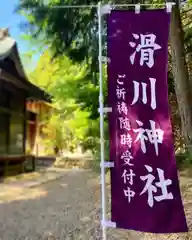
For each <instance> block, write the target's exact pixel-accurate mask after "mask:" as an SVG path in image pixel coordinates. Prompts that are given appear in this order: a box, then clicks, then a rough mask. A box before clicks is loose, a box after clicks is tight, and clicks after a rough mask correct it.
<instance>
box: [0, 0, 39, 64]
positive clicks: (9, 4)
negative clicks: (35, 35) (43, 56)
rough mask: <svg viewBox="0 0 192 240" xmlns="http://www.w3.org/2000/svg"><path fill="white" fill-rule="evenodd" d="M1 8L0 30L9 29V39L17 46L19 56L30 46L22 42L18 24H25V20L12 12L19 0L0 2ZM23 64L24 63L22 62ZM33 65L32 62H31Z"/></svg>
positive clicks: (28, 49) (35, 57) (36, 58)
mask: <svg viewBox="0 0 192 240" xmlns="http://www.w3.org/2000/svg"><path fill="white" fill-rule="evenodd" d="M1 1H3V6H1V8H0V28H9V32H10V35H11V37H13V38H14V39H15V40H16V42H17V45H18V49H19V53H20V56H21V55H22V54H24V53H26V52H28V51H30V48H31V47H30V45H29V43H27V42H26V41H25V40H22V38H21V34H22V33H23V31H22V30H21V28H20V26H19V24H20V23H21V22H25V18H24V17H22V16H21V15H19V14H17V13H15V12H14V10H15V7H16V6H17V4H18V2H19V0H1ZM38 57H39V56H34V61H35V62H36V61H37V60H38ZM23 64H24V62H23ZM33 64H34V62H33Z"/></svg>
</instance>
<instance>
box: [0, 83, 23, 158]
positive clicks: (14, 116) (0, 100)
mask: <svg viewBox="0 0 192 240" xmlns="http://www.w3.org/2000/svg"><path fill="white" fill-rule="evenodd" d="M24 113H25V97H24V92H22V91H21V90H19V89H16V88H15V87H13V85H9V84H6V83H4V82H2V81H0V155H6V154H9V155H23V154H24V152H25V148H24V140H25V130H24V126H25V114H24Z"/></svg>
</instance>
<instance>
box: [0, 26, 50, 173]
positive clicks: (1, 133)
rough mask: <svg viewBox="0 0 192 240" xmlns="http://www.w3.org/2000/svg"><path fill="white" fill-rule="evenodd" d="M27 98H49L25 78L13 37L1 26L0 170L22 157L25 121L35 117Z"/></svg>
mask: <svg viewBox="0 0 192 240" xmlns="http://www.w3.org/2000/svg"><path fill="white" fill-rule="evenodd" d="M29 99H33V102H34V101H43V102H48V101H49V99H48V96H47V95H46V94H45V92H44V91H42V90H41V89H39V88H38V87H37V86H35V85H33V84H32V83H30V82H29V81H28V79H27V77H26V75H25V73H24V70H23V66H22V64H21V60H20V57H19V53H18V49H17V44H16V42H15V40H14V39H13V38H11V37H10V36H9V33H8V30H7V29H0V173H1V172H3V171H4V167H3V166H5V165H9V163H11V162H14V161H15V162H19V159H20V161H21V162H23V161H24V159H25V156H26V138H27V132H28V130H27V128H28V122H30V121H34V119H35V118H36V114H35V113H34V112H31V111H30V109H27V102H29ZM30 101H31V100H30ZM21 159H22V160H21ZM13 165H14V163H13Z"/></svg>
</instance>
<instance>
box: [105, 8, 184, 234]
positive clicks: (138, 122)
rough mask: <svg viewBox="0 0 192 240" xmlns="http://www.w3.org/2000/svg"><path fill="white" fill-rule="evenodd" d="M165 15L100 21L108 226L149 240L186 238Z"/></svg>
mask: <svg viewBox="0 0 192 240" xmlns="http://www.w3.org/2000/svg"><path fill="white" fill-rule="evenodd" d="M169 23H170V14H169V13H167V12H166V10H164V9H161V10H149V11H141V13H139V14H135V12H132V11H115V10H114V11H112V12H111V14H110V15H109V16H108V58H109V64H108V106H110V107H112V109H113V111H112V113H109V131H110V160H111V161H114V162H115V167H114V168H112V169H111V194H112V200H111V201H112V206H111V207H112V221H113V222H116V225H117V227H118V228H125V229H132V230H137V231H144V232H152V233H173V232H175V233H176V232H186V231H188V228H187V223H186V219H185V214H184V209H183V204H182V200H181V194H180V190H179V183H178V176H177V168H176V162H175V156H174V146H173V140H172V128H171V123H170V116H169V106H168V86H167V71H168V69H167V65H168V60H167V58H168V36H169Z"/></svg>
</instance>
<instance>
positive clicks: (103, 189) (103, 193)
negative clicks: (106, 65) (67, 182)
mask: <svg viewBox="0 0 192 240" xmlns="http://www.w3.org/2000/svg"><path fill="white" fill-rule="evenodd" d="M97 11H98V35H99V42H98V43H99V90H100V91H99V109H100V152H101V153H100V154H101V204H102V223H104V222H105V221H106V187H105V167H104V162H105V152H104V112H103V108H104V106H103V69H102V19H101V17H102V16H101V3H100V2H99V3H98V8H97ZM102 239H103V240H107V229H106V226H104V225H103V224H102Z"/></svg>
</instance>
